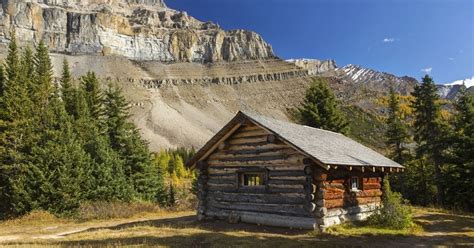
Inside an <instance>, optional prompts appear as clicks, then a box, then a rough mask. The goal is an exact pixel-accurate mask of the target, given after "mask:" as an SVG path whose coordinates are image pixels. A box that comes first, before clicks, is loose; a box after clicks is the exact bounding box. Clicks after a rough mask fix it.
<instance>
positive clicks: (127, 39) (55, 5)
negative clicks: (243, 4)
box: [0, 0, 275, 63]
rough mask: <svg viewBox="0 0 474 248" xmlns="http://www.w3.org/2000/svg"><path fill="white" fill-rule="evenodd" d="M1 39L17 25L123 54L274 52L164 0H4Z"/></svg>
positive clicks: (251, 55) (76, 47)
mask: <svg viewBox="0 0 474 248" xmlns="http://www.w3.org/2000/svg"><path fill="white" fill-rule="evenodd" d="M1 5H2V6H1V15H0V23H1V25H0V43H3V44H4V45H5V44H6V43H7V42H8V40H9V36H10V30H12V28H15V30H16V32H17V36H18V39H19V40H20V42H23V43H37V42H39V41H40V40H44V41H45V42H46V43H47V44H48V45H49V48H50V50H51V51H53V52H58V53H67V54H71V55H79V54H102V55H119V56H124V57H127V58H129V59H133V60H156V61H161V62H199V63H210V62H218V61H240V60H253V59H268V58H274V57H275V56H274V54H273V50H272V47H271V46H270V45H268V44H267V43H266V42H265V41H264V40H263V39H262V37H260V36H259V35H258V34H256V33H254V32H250V31H245V30H232V31H224V30H222V29H220V28H219V26H218V25H216V24H214V23H211V22H201V21H198V20H196V19H195V18H193V17H191V16H189V15H188V14H187V13H186V12H178V11H175V10H172V9H169V8H167V7H166V5H165V3H164V2H163V0H86V1H83V0H15V1H12V0H3V2H1Z"/></svg>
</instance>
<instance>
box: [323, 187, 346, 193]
mask: <svg viewBox="0 0 474 248" xmlns="http://www.w3.org/2000/svg"><path fill="white" fill-rule="evenodd" d="M326 191H327V192H328V193H332V194H344V192H346V189H340V188H328V187H326Z"/></svg>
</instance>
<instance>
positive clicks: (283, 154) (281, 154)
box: [209, 149, 298, 161]
mask: <svg viewBox="0 0 474 248" xmlns="http://www.w3.org/2000/svg"><path fill="white" fill-rule="evenodd" d="M234 152H235V151H230V152H228V153H227V152H218V153H214V154H212V155H211V156H210V157H209V160H215V161H227V160H229V159H231V160H230V161H239V160H252V158H267V157H275V158H276V159H286V158H289V157H290V156H295V155H298V153H297V152H295V151H289V150H288V149H284V150H275V149H272V150H266V151H264V152H257V151H249V150H247V151H241V152H242V153H240V154H234ZM244 152H245V153H244Z"/></svg>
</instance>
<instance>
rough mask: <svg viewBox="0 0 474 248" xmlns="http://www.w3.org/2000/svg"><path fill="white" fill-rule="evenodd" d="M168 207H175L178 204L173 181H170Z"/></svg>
mask: <svg viewBox="0 0 474 248" xmlns="http://www.w3.org/2000/svg"><path fill="white" fill-rule="evenodd" d="M167 205H168V207H173V206H174V205H176V190H175V188H174V186H173V184H172V183H170V187H169V192H168V204H167Z"/></svg>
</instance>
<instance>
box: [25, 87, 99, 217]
mask: <svg viewBox="0 0 474 248" xmlns="http://www.w3.org/2000/svg"><path fill="white" fill-rule="evenodd" d="M58 91H59V90H56V91H55V94H54V96H53V97H52V98H51V99H50V104H49V105H48V108H47V109H46V110H45V111H46V113H45V118H44V121H45V123H46V124H45V126H46V129H45V130H43V132H42V133H41V134H42V135H41V141H40V142H39V145H38V146H36V147H34V149H33V156H32V163H33V164H37V165H40V166H41V170H42V171H43V173H42V175H44V176H45V177H46V178H47V181H46V182H45V183H43V185H42V186H41V188H42V189H43V191H42V192H41V193H42V195H41V196H40V197H39V199H41V201H40V204H39V205H40V206H41V208H43V209H46V210H50V211H52V212H54V213H58V214H67V213H72V212H74V211H75V210H76V209H77V208H78V207H79V203H80V201H81V200H82V199H83V195H82V192H84V191H83V185H84V184H85V183H86V182H88V179H87V178H86V177H87V176H88V175H87V174H85V173H86V172H87V171H88V169H89V168H88V166H89V164H90V163H91V162H92V161H91V160H90V157H89V156H88V155H87V154H86V153H85V152H84V150H83V149H82V144H81V142H80V140H78V139H77V137H76V135H75V134H74V129H73V123H72V120H71V117H70V116H69V115H68V114H67V113H66V110H65V107H64V103H63V102H62V101H61V99H60V96H59V92H58Z"/></svg>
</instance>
